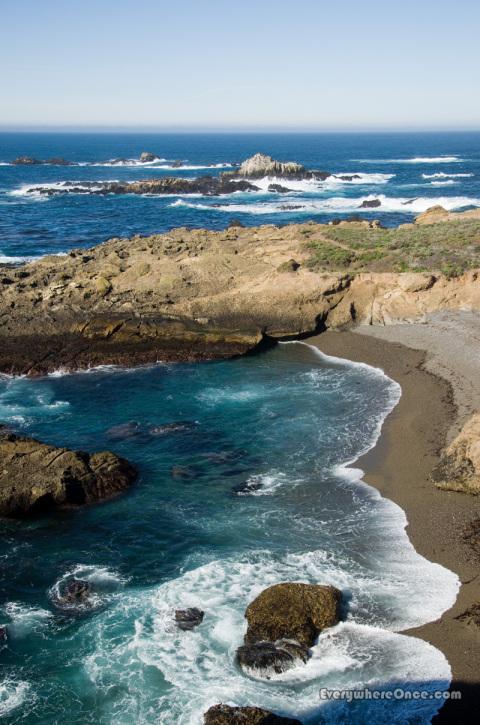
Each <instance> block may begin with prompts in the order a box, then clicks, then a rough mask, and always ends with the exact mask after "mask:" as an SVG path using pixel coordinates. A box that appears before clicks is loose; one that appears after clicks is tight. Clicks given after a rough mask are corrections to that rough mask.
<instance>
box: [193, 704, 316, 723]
mask: <svg viewBox="0 0 480 725" xmlns="http://www.w3.org/2000/svg"><path fill="white" fill-rule="evenodd" d="M203 717H204V719H203V722H204V725H302V724H301V722H300V720H295V719H294V718H291V717H281V716H280V715H274V714H273V713H272V712H270V711H269V710H263V709H262V708H260V707H232V706H231V705H214V706H213V707H211V708H210V709H209V710H207V712H206V713H205V715H204V716H203Z"/></svg>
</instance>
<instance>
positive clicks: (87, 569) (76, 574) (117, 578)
mask: <svg viewBox="0 0 480 725" xmlns="http://www.w3.org/2000/svg"><path fill="white" fill-rule="evenodd" d="M75 579H79V580H82V581H87V582H88V583H89V584H90V585H91V587H92V591H91V592H90V593H89V595H88V597H87V598H86V600H85V602H82V603H81V604H79V603H76V602H75V603H69V602H65V601H64V600H63V599H62V593H63V589H64V587H65V585H66V584H67V583H68V582H69V581H72V580H75ZM127 581H128V580H127V579H125V578H124V577H122V576H121V575H120V574H118V573H117V572H115V571H113V570H112V569H110V568H108V567H105V566H96V565H91V564H77V565H76V566H74V567H73V569H70V570H69V571H67V572H66V573H65V574H64V575H63V576H61V577H60V579H58V580H57V581H56V582H55V583H54V584H53V586H52V587H51V588H50V589H49V591H48V596H49V597H50V599H51V601H52V602H53V604H55V605H56V606H60V608H61V609H62V610H63V611H68V610H72V611H75V612H78V611H82V610H84V611H85V612H90V611H92V610H95V609H99V608H100V607H102V606H104V605H105V604H106V603H107V602H108V601H109V600H110V599H111V597H112V595H113V594H114V593H115V592H117V591H118V590H119V589H121V588H122V587H124V586H125V584H126V583H127Z"/></svg>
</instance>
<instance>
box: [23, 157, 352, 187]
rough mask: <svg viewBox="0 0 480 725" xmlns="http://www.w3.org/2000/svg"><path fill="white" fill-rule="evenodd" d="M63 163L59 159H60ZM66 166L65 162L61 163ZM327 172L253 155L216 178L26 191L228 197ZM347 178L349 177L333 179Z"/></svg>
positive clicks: (68, 183)
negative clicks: (266, 182)
mask: <svg viewBox="0 0 480 725" xmlns="http://www.w3.org/2000/svg"><path fill="white" fill-rule="evenodd" d="M156 160H158V157H156V156H155V155H154V154H152V153H150V152H143V153H142V154H141V156H140V159H139V163H140V164H146V163H151V162H152V161H156ZM62 161H63V160H62ZM127 161H128V160H127V159H113V160H112V161H111V162H109V163H110V164H113V165H117V164H118V165H121V164H125V163H126V162H127ZM13 163H15V164H33V163H35V164H42V163H54V161H53V160H51V161H49V162H43V161H38V160H37V159H30V158H29V157H21V158H19V159H16V160H15V161H14V162H13ZM63 163H64V164H68V162H63ZM182 165H183V164H182V162H181V161H178V162H175V163H174V167H175V168H179V169H181V167H182ZM329 176H331V174H330V173H328V172H326V171H315V170H308V169H306V168H305V167H304V166H302V165H301V164H297V163H296V162H294V161H289V162H282V161H275V160H274V159H272V158H271V156H265V155H264V154H255V155H254V156H252V157H251V158H250V159H247V160H246V161H244V162H243V163H242V164H241V166H240V167H239V168H238V169H235V170H234V171H225V172H223V173H221V174H219V175H217V176H208V175H206V176H198V177H195V178H181V177H178V176H167V177H164V178H160V179H159V178H153V179H143V180H142V181H125V182H119V181H82V182H72V181H65V182H61V183H59V184H57V185H56V186H52V185H46V186H42V185H41V184H40V185H34V186H32V187H30V189H29V190H28V192H29V193H31V194H35V195H40V196H58V195H60V194H94V195H105V194H155V195H161V194H182V195H183V194H202V195H204V196H221V195H224V194H232V193H234V192H236V191H259V190H260V187H259V186H256V185H255V184H254V183H252V180H253V181H254V180H255V179H259V178H263V177H273V178H276V179H285V180H288V179H290V180H302V179H309V180H313V181H324V180H325V179H327V178H328V177H329ZM337 178H340V179H341V178H348V179H351V178H352V177H342V176H340V177H337ZM271 190H272V191H275V192H278V193H288V192H289V191H290V189H288V187H285V186H283V185H281V184H272V185H271Z"/></svg>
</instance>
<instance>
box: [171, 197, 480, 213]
mask: <svg viewBox="0 0 480 725" xmlns="http://www.w3.org/2000/svg"><path fill="white" fill-rule="evenodd" d="M375 202H379V203H378V204H376V203H375ZM170 206H175V207H186V208H188V209H200V210H203V211H218V212H226V213H232V214H323V213H330V214H333V213H339V214H343V213H348V212H350V213H352V212H354V213H362V212H367V213H371V212H372V211H376V212H390V213H392V212H394V213H404V214H409V213H411V214H420V213H422V212H424V211H426V210H427V209H429V208H430V207H432V206H443V207H444V208H445V209H447V210H448V211H454V210H458V209H465V208H467V207H479V206H480V199H477V198H470V197H466V196H438V197H415V198H407V197H398V198H397V197H388V196H385V195H383V194H379V195H369V196H362V197H356V198H348V197H331V198H327V199H321V200H318V201H317V200H308V201H304V200H300V199H299V200H298V201H296V200H291V201H285V200H282V201H278V202H276V201H275V202H274V201H268V202H260V203H257V204H234V203H233V204H203V203H193V202H189V201H186V200H185V199H178V200H177V201H175V202H172V203H171V204H170Z"/></svg>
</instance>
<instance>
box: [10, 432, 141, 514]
mask: <svg viewBox="0 0 480 725" xmlns="http://www.w3.org/2000/svg"><path fill="white" fill-rule="evenodd" d="M135 478H136V470H135V468H134V467H133V466H132V465H131V464H130V463H129V462H128V461H126V460H125V459H123V458H120V457H119V456H116V455H115V454H114V453H110V452H109V451H103V452H101V453H93V454H89V453H84V452H82V451H70V450H68V449H67V448H56V447H54V446H49V445H46V444H45V443H40V442H39V441H37V440H34V439H33V438H24V437H21V436H17V435H15V434H13V433H10V432H8V431H6V430H1V429H0V515H1V516H29V515H34V514H38V513H44V512H47V511H50V510H53V509H55V508H56V507H59V506H81V505H83V504H90V503H95V502H96V501H102V500H104V499H107V498H110V497H112V496H115V495H116V494H118V493H120V492H121V491H124V490H125V489H127V488H128V487H129V486H130V485H131V484H132V483H133V481H134V480H135Z"/></svg>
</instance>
